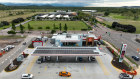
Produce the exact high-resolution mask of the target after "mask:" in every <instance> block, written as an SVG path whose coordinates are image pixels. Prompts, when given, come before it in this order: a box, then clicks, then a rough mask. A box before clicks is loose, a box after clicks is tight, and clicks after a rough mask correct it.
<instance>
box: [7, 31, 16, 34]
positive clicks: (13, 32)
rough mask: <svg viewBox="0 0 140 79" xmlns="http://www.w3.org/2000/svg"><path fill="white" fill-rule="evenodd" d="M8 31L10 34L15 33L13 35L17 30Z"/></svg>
mask: <svg viewBox="0 0 140 79" xmlns="http://www.w3.org/2000/svg"><path fill="white" fill-rule="evenodd" d="M7 33H8V34H13V35H14V34H16V32H15V31H14V30H10V31H8V32H7Z"/></svg>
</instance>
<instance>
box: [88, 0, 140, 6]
mask: <svg viewBox="0 0 140 79" xmlns="http://www.w3.org/2000/svg"><path fill="white" fill-rule="evenodd" d="M89 6H96V7H121V6H140V0H134V1H132V0H127V1H121V0H118V2H117V1H113V0H108V1H104V3H102V4H101V3H91V4H90V5H89ZM89 6H88V7H89Z"/></svg>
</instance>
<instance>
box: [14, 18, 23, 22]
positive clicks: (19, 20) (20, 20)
mask: <svg viewBox="0 0 140 79" xmlns="http://www.w3.org/2000/svg"><path fill="white" fill-rule="evenodd" d="M23 21H24V19H23V18H17V19H14V20H13V21H12V22H13V23H20V22H23Z"/></svg>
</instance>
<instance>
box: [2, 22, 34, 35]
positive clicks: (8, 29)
mask: <svg viewBox="0 0 140 79" xmlns="http://www.w3.org/2000/svg"><path fill="white" fill-rule="evenodd" d="M30 21H32V20H27V21H24V22H22V23H20V24H22V25H23V24H26V23H28V22H30ZM20 24H17V25H15V27H18V26H20ZM10 30H11V27H9V28H7V29H4V30H1V31H0V32H1V33H0V35H7V32H8V31H10Z"/></svg>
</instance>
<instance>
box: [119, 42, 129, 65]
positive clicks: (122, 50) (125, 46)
mask: <svg viewBox="0 0 140 79" xmlns="http://www.w3.org/2000/svg"><path fill="white" fill-rule="evenodd" d="M126 48H127V44H122V47H121V52H120V57H119V62H122V61H123V58H124V56H125V52H126Z"/></svg>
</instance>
